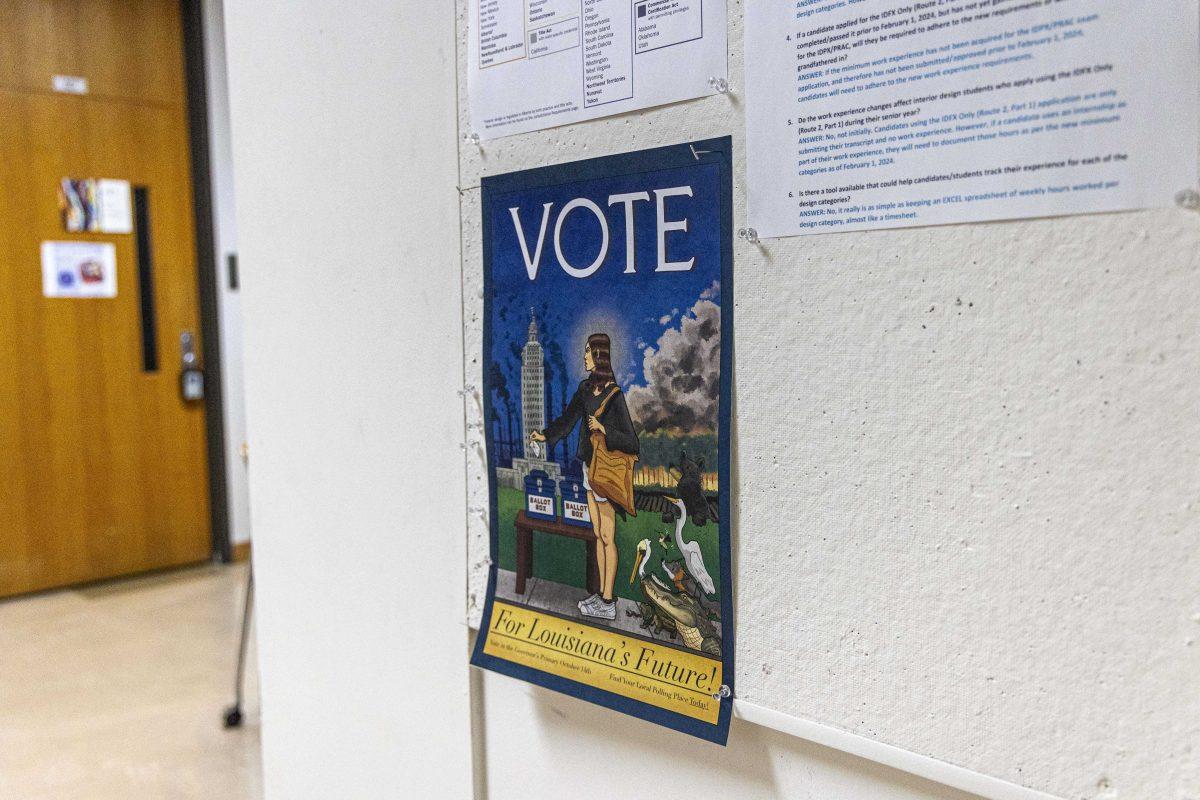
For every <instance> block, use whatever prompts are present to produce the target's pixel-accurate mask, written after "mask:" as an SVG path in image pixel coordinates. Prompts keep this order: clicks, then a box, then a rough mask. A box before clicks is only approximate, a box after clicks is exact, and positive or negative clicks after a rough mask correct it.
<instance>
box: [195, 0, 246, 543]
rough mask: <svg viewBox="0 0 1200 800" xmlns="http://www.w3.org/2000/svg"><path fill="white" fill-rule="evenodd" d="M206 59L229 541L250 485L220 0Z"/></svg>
mask: <svg viewBox="0 0 1200 800" xmlns="http://www.w3.org/2000/svg"><path fill="white" fill-rule="evenodd" d="M202 8H203V10H204V58H205V70H206V83H207V89H208V142H209V159H210V161H209V170H210V172H211V176H210V177H211V180H212V203H213V250H214V255H215V258H216V270H215V271H216V277H217V312H218V316H219V321H220V329H221V378H222V381H223V383H222V390H223V393H224V394H223V397H224V401H225V469H226V481H225V484H226V492H227V493H228V498H229V529H230V539H231V540H232V542H233V543H234V544H240V543H242V542H248V541H249V540H250V489H249V485H248V481H247V476H246V466H247V465H246V461H245V460H244V459H243V458H242V444H243V442H245V441H246V398H245V388H244V382H243V377H242V299H241V293H240V292H239V291H236V290H234V289H231V288H230V285H229V270H228V266H227V261H226V257H227V256H228V255H229V254H230V253H236V252H237V220H236V218H235V216H234V214H235V210H236V206H235V203H234V190H233V143H232V141H231V136H230V129H229V84H228V79H227V77H226V66H225V12H224V8H223V3H222V0H203V2H202Z"/></svg>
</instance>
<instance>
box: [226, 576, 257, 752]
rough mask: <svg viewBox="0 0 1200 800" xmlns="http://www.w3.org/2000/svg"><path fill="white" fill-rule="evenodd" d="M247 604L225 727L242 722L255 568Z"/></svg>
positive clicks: (248, 578)
mask: <svg viewBox="0 0 1200 800" xmlns="http://www.w3.org/2000/svg"><path fill="white" fill-rule="evenodd" d="M247 576H248V577H247V578H246V605H245V606H244V607H243V608H242V639H241V643H240V644H239V645H238V658H237V683H236V684H235V686H234V687H233V696H234V698H235V701H234V704H233V705H232V706H231V707H230V708H227V709H226V710H225V727H226V728H238V727H241V724H242V700H243V695H242V684H243V683H244V682H245V677H246V646H247V644H249V641H250V612H251V611H253V609H254V569H253V568H251V569H249V570H248V571H247Z"/></svg>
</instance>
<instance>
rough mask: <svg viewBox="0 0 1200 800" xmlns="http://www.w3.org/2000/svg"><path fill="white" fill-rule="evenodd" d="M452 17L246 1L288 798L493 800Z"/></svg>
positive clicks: (250, 364)
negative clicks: (471, 502) (483, 697)
mask: <svg viewBox="0 0 1200 800" xmlns="http://www.w3.org/2000/svg"><path fill="white" fill-rule="evenodd" d="M430 8H431V7H430V5H429V4H427V3H417V2H403V3H398V2H395V0H359V2H356V3H354V4H353V5H352V6H347V5H345V4H341V3H325V2H316V0H303V1H301V0H231V1H230V2H228V3H227V6H226V24H227V29H228V55H229V76H230V98H231V111H232V114H231V116H232V121H233V142H234V148H233V149H234V161H235V164H236V179H237V196H238V202H237V206H238V208H237V223H238V226H237V227H238V238H239V242H240V248H241V254H242V261H243V263H244V264H246V265H247V269H246V270H245V273H244V275H243V284H242V285H243V287H244V288H243V298H244V310H245V326H246V330H245V335H246V351H245V352H246V398H247V413H248V429H249V432H250V450H251V453H252V459H253V469H252V470H251V473H250V478H251V484H250V488H251V492H252V494H253V497H254V505H253V509H252V517H253V527H254V537H255V538H254V553H253V561H254V569H255V577H256V580H257V582H258V583H257V585H258V595H257V601H258V606H257V607H258V612H259V616H258V643H259V657H260V673H261V678H262V709H263V712H262V713H263V766H264V781H265V785H266V790H267V793H268V797H271V798H287V800H302V799H303V798H319V799H320V800H328V798H343V797H344V798H356V799H357V798H364V799H366V800H369V799H370V798H399V797H431V798H433V797H467V796H469V794H470V791H471V772H470V730H469V720H470V715H469V707H468V677H467V670H468V667H467V658H468V651H467V644H468V642H467V636H468V631H467V628H466V625H465V623H464V615H465V601H464V600H465V580H464V570H463V566H462V565H463V564H464V562H465V528H464V517H463V509H462V504H461V500H460V498H462V497H463V496H464V492H465V489H464V487H463V461H462V451H461V444H462V436H463V427H462V411H461V401H460V400H459V399H458V398H457V396H456V394H455V392H456V390H457V389H458V388H459V387H460V385H461V367H460V364H461V362H462V334H461V314H460V308H461V306H460V299H459V287H460V284H459V263H458V247H457V239H458V203H457V194H456V192H455V190H454V182H455V171H456V170H455V137H456V131H455V109H454V61H453V57H452V54H453V48H454V33H453V25H454V18H453V13H452V10H451V9H450V8H448V7H446V8H444V9H443V11H442V12H440V13H439V12H437V11H431V10H430ZM251 265H252V266H251Z"/></svg>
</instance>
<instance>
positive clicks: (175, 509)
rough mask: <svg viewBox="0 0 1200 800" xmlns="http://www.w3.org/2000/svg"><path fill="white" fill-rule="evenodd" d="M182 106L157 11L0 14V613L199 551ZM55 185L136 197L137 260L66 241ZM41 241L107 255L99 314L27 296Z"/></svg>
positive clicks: (173, 19)
mask: <svg viewBox="0 0 1200 800" xmlns="http://www.w3.org/2000/svg"><path fill="white" fill-rule="evenodd" d="M55 75H70V76H76V77H82V78H85V79H86V80H87V81H88V84H89V86H88V90H89V91H88V93H87V94H82V95H71V94H63V93H59V92H56V91H54V90H53V88H52V87H53V79H54V76H55ZM184 91H185V90H184V69H183V44H182V29H181V23H180V13H179V4H178V3H177V2H174V1H173V0H156V1H155V2H151V1H150V0H145V1H144V2H136V1H135V0H7V2H5V3H4V4H3V10H0V596H5V595H12V594H17V593H21V592H28V591H33V590H37V589H44V588H48V587H53V586H62V585H67V584H72V583H79V582H84V581H89V580H95V579H99V578H107V577H112V576H116V575H123V574H129V573H134V572H139V571H143V570H149V569H155V568H159V567H165V566H171V565H178V564H185V563H189V562H197V561H201V560H204V559H206V558H207V557H208V556H209V554H210V552H211V538H210V530H209V510H208V497H209V495H208V485H207V464H206V459H205V418H204V408H203V405H202V404H200V403H189V402H185V401H184V400H183V397H182V395H181V392H180V387H179V379H180V368H181V347H180V336H181V334H182V333H183V332H185V331H188V332H192V333H193V334H194V335H195V336H197V337H198V336H199V331H200V314H199V306H198V283H197V274H196V254H195V245H194V230H193V216H192V213H193V212H192V187H191V176H190V166H189V165H190V156H189V140H188V132H187V108H186V99H185V94H184ZM63 178H72V179H88V178H97V179H99V178H110V179H120V180H127V181H129V182H130V183H131V184H132V185H133V186H134V187H138V188H139V189H140V190H141V191H138V192H137V195H138V196H139V197H142V198H144V201H145V202H144V203H143V208H144V214H140V215H139V220H140V222H141V225H140V226H139V229H140V230H141V231H142V234H140V238H141V240H142V241H143V243H144V244H148V245H149V248H148V249H147V248H146V247H145V246H144V245H143V247H140V248H139V246H138V242H139V234H138V233H116V234H105V233H68V232H67V231H66V230H65V229H64V223H63V220H62V217H61V215H60V213H59V205H58V202H59V201H58V187H59V184H60V181H61V180H62V179H63ZM47 241H55V242H62V241H93V242H110V243H112V244H113V245H114V246H115V252H116V263H117V268H116V283H117V289H116V296H115V297H112V298H88V299H76V298H48V297H46V296H44V294H43V284H42V274H41V273H42V268H41V256H40V249H41V245H42V243H43V242H47ZM139 267H140V269H139ZM144 321H145V322H144ZM144 325H145V327H143V326H144ZM197 347H198V345H197ZM155 350H157V364H154V363H153V361H154V358H153V355H154V351H155ZM197 352H198V350H197Z"/></svg>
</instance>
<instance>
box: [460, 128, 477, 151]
mask: <svg viewBox="0 0 1200 800" xmlns="http://www.w3.org/2000/svg"><path fill="white" fill-rule="evenodd" d="M463 142H465V143H466V144H473V145H475V146H476V147H478V146H479V134H478V133H476V132H475V131H471V132H470V133H464V134H463Z"/></svg>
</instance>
